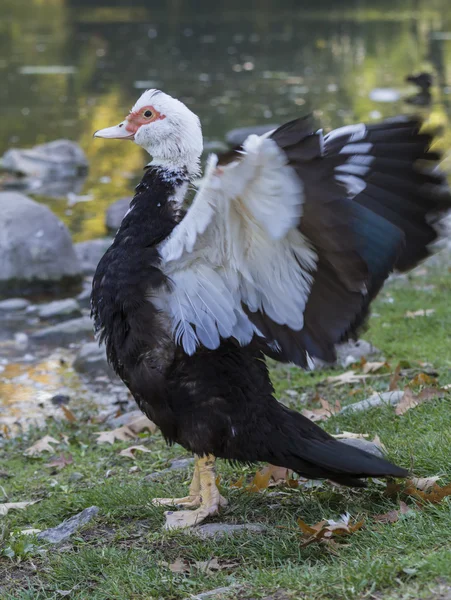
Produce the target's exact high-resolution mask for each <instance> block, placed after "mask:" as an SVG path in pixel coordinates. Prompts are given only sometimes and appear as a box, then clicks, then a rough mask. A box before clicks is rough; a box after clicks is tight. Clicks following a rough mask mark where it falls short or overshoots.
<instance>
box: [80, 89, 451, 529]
mask: <svg viewBox="0 0 451 600" xmlns="http://www.w3.org/2000/svg"><path fill="white" fill-rule="evenodd" d="M146 115H147V116H146ZM419 129H420V124H419V123H418V122H417V121H415V120H404V119H398V120H393V121H390V122H385V123H382V124H380V125H371V126H366V125H363V124H360V125H353V126H348V127H344V128H341V129H338V130H335V131H332V132H331V133H330V134H327V135H323V133H322V132H321V131H316V129H315V128H314V127H313V126H312V123H311V121H310V119H298V120H295V121H292V122H290V123H287V124H286V125H284V126H282V127H280V128H279V129H277V130H276V131H274V132H272V133H271V132H270V133H269V134H266V135H264V136H261V137H258V136H250V137H249V138H248V139H247V140H246V142H245V143H244V145H243V148H242V150H241V151H240V152H239V153H237V154H236V160H232V161H231V162H228V164H223V165H221V164H218V161H217V158H216V157H211V158H210V159H209V161H208V164H207V167H206V171H205V175H204V178H203V180H202V183H201V185H200V187H199V190H198V192H197V194H196V196H195V198H194V201H193V203H192V205H191V207H190V208H189V210H188V211H187V212H186V214H185V213H184V212H183V209H182V206H181V205H182V202H183V198H184V196H185V193H186V191H187V187H188V182H189V181H190V179H192V178H193V177H195V176H197V174H198V161H199V157H200V152H201V141H200V142H199V139H200V140H201V131H200V125H199V123H198V120H197V117H195V115H193V113H191V111H189V110H188V109H187V108H186V107H185V106H184V105H183V104H181V103H180V102H178V101H177V100H175V99H173V98H171V97H169V96H167V95H166V94H163V93H162V92H159V91H157V90H150V91H148V92H146V93H145V94H143V96H142V97H141V98H140V99H139V100H138V102H137V104H136V105H135V107H134V108H133V110H132V112H131V115H130V116H129V117H128V118H127V119H126V120H125V121H124V122H123V123H121V124H120V125H119V126H116V127H112V128H108V129H106V130H101V131H100V132H97V134H96V135H97V136H98V137H121V138H129V139H134V140H135V141H136V142H137V143H139V144H141V145H142V146H143V147H145V148H146V149H147V150H148V151H149V153H150V154H152V156H153V160H152V162H151V163H150V165H149V166H148V168H147V170H146V173H145V175H144V177H143V179H142V181H141V183H140V184H139V185H138V187H137V190H136V194H135V197H134V198H133V200H132V202H131V205H130V210H129V212H128V214H127V215H126V216H125V218H124V220H123V222H122V224H121V227H120V229H119V231H118V232H117V235H116V237H115V239H114V242H113V244H112V246H111V247H110V249H109V250H108V251H107V253H106V254H105V256H104V257H103V258H102V260H101V261H100V263H99V266H98V268H97V272H96V275H95V277H94V281H93V290H92V312H93V316H94V319H95V324H96V328H97V330H98V331H99V332H100V336H101V339H103V340H105V342H106V347H107V354H108V358H109V360H110V362H111V364H112V365H113V367H114V368H115V370H116V372H117V373H118V374H119V375H120V377H121V378H122V379H123V381H124V382H125V384H126V385H127V386H128V388H129V389H130V391H131V392H132V394H133V395H134V397H135V399H136V401H137V402H138V404H139V406H140V408H141V409H142V410H143V411H144V412H145V413H146V414H147V415H148V416H149V417H150V418H151V419H152V420H153V421H154V422H155V423H156V424H157V425H158V426H159V427H160V429H161V431H162V433H163V435H164V436H165V438H166V439H167V440H168V441H169V442H178V443H180V444H181V445H182V446H184V447H185V448H187V449H188V450H190V451H192V452H194V453H195V454H196V455H197V456H199V457H205V456H207V458H208V456H209V455H213V456H215V457H220V458H225V459H230V460H239V461H246V462H253V461H267V462H270V463H272V464H275V465H280V466H285V467H288V468H290V469H293V470H294V471H296V472H298V473H300V474H302V475H304V476H308V477H315V478H317V477H323V478H329V479H332V480H334V481H336V482H339V483H342V484H345V485H356V486H359V485H363V483H362V481H361V478H363V477H368V476H401V477H402V476H405V475H406V474H407V472H406V471H405V470H404V469H402V468H399V467H396V466H394V465H392V464H390V463H389V462H387V461H385V460H383V459H380V458H376V457H374V456H371V455H369V454H366V453H365V452H362V451H360V450H357V449H355V448H353V447H350V446H345V445H343V444H341V443H339V442H337V441H336V440H335V439H333V438H332V437H330V436H329V435H328V434H326V433H325V432H324V431H323V430H322V429H321V428H319V427H317V426H316V425H314V424H313V423H311V422H310V421H309V420H308V419H306V418H304V417H303V416H302V415H300V414H298V413H296V412H294V411H292V410H289V409H287V408H285V407H284V406H283V405H281V404H280V403H278V402H277V401H276V400H275V398H274V395H273V388H272V385H271V382H270V379H269V374H268V371H267V367H266V365H265V362H264V356H265V355H267V356H271V357H273V358H275V359H276V360H281V361H291V362H294V363H295V364H297V365H300V366H302V367H309V366H311V364H312V359H313V358H315V357H317V358H321V359H323V360H326V361H331V360H333V359H334V358H335V350H334V347H335V345H336V344H337V343H338V342H340V341H343V340H345V339H347V338H348V337H349V336H352V335H355V334H356V333H357V331H358V329H359V328H360V327H361V326H362V324H363V323H364V322H365V318H366V316H367V313H368V308H369V305H370V302H371V300H372V299H373V298H374V297H375V295H376V294H377V292H378V291H379V289H380V287H381V286H382V284H383V282H384V280H385V279H386V277H387V276H388V274H389V273H390V272H391V271H392V270H393V269H394V268H398V269H399V270H407V269H410V268H412V267H413V266H415V265H416V264H417V263H418V262H419V261H420V260H422V259H423V258H425V257H426V256H427V255H428V252H429V248H430V246H431V244H432V243H433V242H434V241H435V239H436V238H437V235H438V234H437V226H438V223H439V220H440V217H441V216H443V214H444V213H445V212H446V211H447V210H448V209H449V207H450V205H451V202H450V195H449V192H448V190H447V188H446V186H445V181H444V178H443V176H442V175H441V174H440V173H439V172H437V171H434V170H431V168H429V167H428V168H426V166H427V165H430V166H432V167H433V166H435V162H436V160H437V158H438V157H437V156H436V155H435V154H434V153H432V152H431V151H430V150H429V147H430V144H431V138H430V136H429V135H426V134H422V133H420V132H419ZM228 160H229V161H230V157H229V159H228ZM202 460H204V462H202ZM205 461H206V462H205ZM211 465H212V463H211V461H210V462H209V461H208V460H207V459H199V461H198V466H197V468H196V473H195V478H194V480H193V485H192V490H191V492H192V493H191V494H190V496H189V501H186V502H185V501H184V502H182V503H185V504H188V505H189V506H199V508H198V509H197V511H191V512H190V513H189V514H188V516H187V513H184V512H182V513H177V514H178V515H179V516H178V517H177V518H176V520H175V521H174V519H172V522H171V523H170V525H171V526H173V525H174V524H175V525H177V526H186V525H189V524H193V523H195V522H198V521H199V520H202V519H203V518H205V517H206V516H208V515H209V514H213V513H214V512H215V511H216V510H218V509H219V506H220V505H221V504H222V503H223V502H224V500H223V499H221V498H220V497H219V494H218V493H216V495H215V494H213V496H211V494H210V491H211V489H213V488H214V480H213V482H212V480H211V471H212V466H211ZM199 473H200V475H199ZM196 477H197V483H196ZM209 477H210V479H209ZM206 482H208V486H210V487H207V483H206ZM193 490H194V491H193ZM196 490H197V492H196ZM184 500H187V499H184ZM166 503H167V502H166ZM193 515H194V516H193Z"/></svg>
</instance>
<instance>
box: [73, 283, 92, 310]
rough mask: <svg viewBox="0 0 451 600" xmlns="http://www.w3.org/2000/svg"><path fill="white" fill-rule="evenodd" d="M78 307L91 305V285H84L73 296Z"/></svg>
mask: <svg viewBox="0 0 451 600" xmlns="http://www.w3.org/2000/svg"><path fill="white" fill-rule="evenodd" d="M75 299H76V300H77V302H78V305H79V306H80V308H90V307H91V286H89V287H86V288H85V289H84V290H83V291H82V292H80V293H79V294H78V296H77V297H76V298H75Z"/></svg>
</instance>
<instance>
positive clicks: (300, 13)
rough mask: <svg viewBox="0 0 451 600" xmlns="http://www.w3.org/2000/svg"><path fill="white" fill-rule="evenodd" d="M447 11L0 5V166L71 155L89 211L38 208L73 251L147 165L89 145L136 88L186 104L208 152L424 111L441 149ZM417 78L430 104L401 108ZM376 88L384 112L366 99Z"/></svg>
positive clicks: (449, 43) (441, 0) (398, 2)
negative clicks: (267, 129)
mask: <svg viewBox="0 0 451 600" xmlns="http://www.w3.org/2000/svg"><path fill="white" fill-rule="evenodd" d="M448 3H449V0H395V1H391V2H388V1H386V0H378V1H377V2H376V1H374V2H368V1H364V0H360V1H359V0H355V1H352V2H351V1H345V0H344V1H342V2H340V3H337V2H336V0H329V1H326V0H319V1H318V2H315V3H313V2H303V3H299V2H296V1H295V0H291V1H288V0H278V1H277V2H276V1H275V0H262V1H260V2H253V3H247V4H245V6H244V8H243V3H242V2H237V1H236V0H231V1H229V2H228V3H227V4H224V5H223V8H218V6H216V5H212V4H211V2H207V1H206V0H184V1H183V2H182V1H181V0H166V1H165V2H163V1H157V0H152V1H142V2H138V1H133V2H125V1H124V2H115V3H114V6H113V2H111V0H110V2H108V1H92V0H91V1H89V2H88V1H87V0H85V1H82V0H45V1H44V0H22V1H21V2H16V1H13V0H3V2H2V8H1V11H2V19H1V20H0V73H1V75H2V81H3V85H2V88H1V89H0V105H1V108H2V119H1V120H0V153H3V152H4V151H5V150H6V149H8V148H10V147H13V146H16V147H27V146H31V145H34V144H36V143H42V142H45V141H50V140H52V139H57V138H69V139H73V140H76V141H78V142H79V143H80V144H81V146H82V148H83V150H84V151H85V153H86V155H87V157H88V159H89V163H90V173H89V176H88V178H87V181H86V183H85V185H84V187H83V189H82V190H79V193H80V194H82V195H84V196H87V197H89V196H92V198H93V200H92V201H86V202H78V203H77V202H74V203H73V206H69V204H70V202H69V203H68V200H67V198H60V199H55V198H53V199H50V198H46V197H43V196H40V197H39V199H40V200H42V201H44V202H46V203H47V204H49V205H50V207H51V208H52V210H54V212H56V213H57V214H58V215H59V216H60V217H61V218H63V220H64V221H65V222H66V223H68V224H69V226H70V228H71V230H72V232H73V234H74V238H75V239H76V240H82V239H88V238H92V237H98V236H100V235H103V234H104V233H105V230H104V212H105V209H106V207H107V206H108V204H110V203H111V202H112V201H114V200H116V199H117V198H119V197H121V196H125V195H128V194H130V193H131V191H132V189H133V185H134V183H135V181H136V180H137V178H139V176H140V172H141V168H142V166H143V164H144V163H145V161H146V157H145V156H144V155H143V154H142V151H141V150H140V149H139V148H138V147H136V146H135V145H134V144H130V143H123V142H119V141H118V142H111V141H100V140H96V141H94V140H93V139H92V133H93V132H94V131H95V130H96V129H99V128H102V127H105V126H107V125H111V124H114V123H116V122H118V121H119V120H121V119H122V118H123V117H124V115H125V114H126V112H127V111H128V110H129V108H130V106H131V105H132V104H133V102H134V100H135V99H136V96H137V95H138V94H139V93H140V91H141V90H143V89H145V88H147V87H161V88H162V89H164V90H165V91H167V92H168V93H170V94H173V95H176V96H178V97H180V98H181V99H182V100H184V101H185V102H187V103H189V105H190V107H191V108H192V109H193V110H194V111H195V112H197V113H198V114H199V116H200V117H201V119H202V123H203V127H204V134H205V136H206V139H207V140H215V139H223V138H224V135H225V133H226V131H228V130H230V129H232V128H234V127H239V126H243V125H248V124H256V123H265V122H268V123H269V122H282V121H284V120H286V119H289V118H292V117H294V116H296V115H298V114H305V113H307V112H310V111H313V112H314V114H315V116H316V117H317V118H318V119H319V120H320V122H321V125H322V126H324V127H331V126H339V125H342V124H345V123H349V122H351V121H354V120H361V119H365V120H372V119H379V118H381V117H383V116H390V115H394V114H397V113H400V112H404V113H418V112H422V113H424V114H425V116H427V117H428V118H430V120H431V121H432V122H433V123H434V124H439V125H441V126H444V127H445V136H446V137H445V138H444V141H443V144H444V145H445V146H447V147H448V148H449V147H450V146H451V133H450V128H449V126H448V122H449V117H450V99H451V87H449V86H451V35H450V31H451V11H449V10H447V7H448ZM121 4H122V5H121ZM337 5H339V6H340V9H339V10H337V9H336V7H337ZM424 69H426V70H432V71H433V72H434V73H435V74H436V81H437V85H435V86H434V87H433V89H432V97H431V103H430V105H428V104H427V103H426V104H425V105H415V104H407V103H406V102H405V101H404V99H405V98H406V97H408V96H412V94H414V92H415V88H414V87H411V86H410V85H409V84H406V83H405V77H406V75H408V74H410V73H412V72H415V71H420V70H424ZM447 86H448V87H447ZM375 88H389V89H391V90H394V91H395V92H396V94H395V95H393V98H396V99H395V100H394V101H391V102H380V101H377V100H374V99H371V98H370V92H371V90H373V89H375Z"/></svg>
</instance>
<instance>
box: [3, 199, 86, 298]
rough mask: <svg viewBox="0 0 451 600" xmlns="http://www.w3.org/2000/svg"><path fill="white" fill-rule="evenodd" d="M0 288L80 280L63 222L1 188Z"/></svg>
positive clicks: (30, 288) (37, 287) (35, 288)
mask: <svg viewBox="0 0 451 600" xmlns="http://www.w3.org/2000/svg"><path fill="white" fill-rule="evenodd" d="M0 232H1V233H0V256H1V261H0V292H1V290H2V289H6V290H9V291H10V290H11V289H14V290H16V289H17V290H18V291H21V292H23V291H39V290H41V289H42V288H47V289H48V288H50V289H53V288H54V287H55V284H56V283H58V284H60V285H63V287H64V286H67V285H71V284H72V285H73V284H75V283H76V284H79V283H80V280H81V267H80V263H79V261H78V259H77V256H76V254H75V252H74V248H73V246H72V240H71V237H70V234H69V231H68V230H67V228H66V226H65V225H64V224H63V223H62V222H61V221H60V220H59V219H58V218H57V217H56V216H55V215H54V214H53V213H52V211H51V210H50V209H49V208H47V207H46V206H44V205H43V204H38V203H37V202H35V201H34V200H31V199H30V198H28V197H27V196H24V195H23V194H19V193H17V192H0Z"/></svg>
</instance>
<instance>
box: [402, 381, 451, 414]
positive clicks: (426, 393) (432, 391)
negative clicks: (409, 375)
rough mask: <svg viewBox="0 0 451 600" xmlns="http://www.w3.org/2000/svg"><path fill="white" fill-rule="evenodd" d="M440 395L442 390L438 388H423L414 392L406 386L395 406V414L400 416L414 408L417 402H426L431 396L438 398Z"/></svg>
mask: <svg viewBox="0 0 451 600" xmlns="http://www.w3.org/2000/svg"><path fill="white" fill-rule="evenodd" d="M441 396H443V390H442V389H440V388H424V390H421V392H420V393H419V394H414V393H413V392H412V390H411V389H410V388H408V387H406V388H405V390H404V395H403V397H402V398H401V401H400V403H399V404H398V406H397V407H396V408H395V414H396V415H398V416H401V415H403V414H405V413H406V412H407V411H408V410H410V409H411V408H415V407H416V406H418V405H419V404H423V402H427V401H428V400H432V399H433V398H440V397H441Z"/></svg>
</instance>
